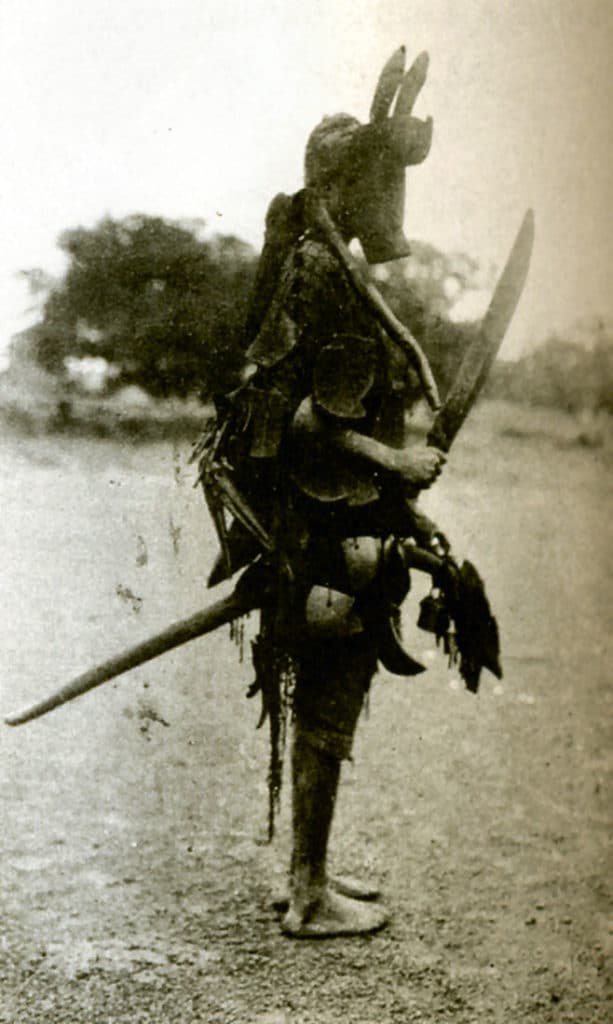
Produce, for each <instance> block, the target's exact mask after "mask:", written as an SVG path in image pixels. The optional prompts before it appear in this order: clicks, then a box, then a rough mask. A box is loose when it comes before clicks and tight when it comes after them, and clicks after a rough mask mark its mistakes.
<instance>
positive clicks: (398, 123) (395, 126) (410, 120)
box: [385, 114, 433, 167]
mask: <svg viewBox="0 0 613 1024" xmlns="http://www.w3.org/2000/svg"><path fill="white" fill-rule="evenodd" d="M385 129H386V131H387V133H388V135H387V144H388V146H389V149H390V151H391V152H392V153H393V155H394V159H395V160H397V161H398V163H399V164H400V165H401V167H411V166H413V165H414V164H421V163H422V162H423V161H424V160H425V159H426V157H427V156H428V153H429V152H430V147H431V145H432V131H433V123H432V118H431V117H428V118H427V119H426V120H425V121H421V120H420V119H419V118H418V117H411V116H410V115H406V116H402V117H399V116H398V115H396V114H394V116H393V117H390V118H389V119H388V120H387V121H386V123H385Z"/></svg>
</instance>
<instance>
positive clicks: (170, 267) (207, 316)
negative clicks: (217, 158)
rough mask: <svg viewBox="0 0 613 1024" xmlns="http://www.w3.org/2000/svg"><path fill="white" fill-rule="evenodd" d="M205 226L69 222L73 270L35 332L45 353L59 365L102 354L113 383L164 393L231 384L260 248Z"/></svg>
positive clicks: (143, 220) (41, 359)
mask: <svg viewBox="0 0 613 1024" xmlns="http://www.w3.org/2000/svg"><path fill="white" fill-rule="evenodd" d="M201 228H202V225H201V224H199V223H198V222H187V223H183V222H173V221H167V220H164V219H162V218H160V217H150V216H145V215H133V216H130V217H126V218H124V219H123V220H119V221H116V220H112V219H111V218H105V219H104V220H102V221H101V222H100V223H99V224H97V225H96V227H94V228H91V229H88V228H81V227H79V228H74V229H71V230H69V231H66V232H65V233H64V234H63V235H62V236H61V237H60V239H59V245H60V247H61V248H62V249H63V250H64V251H65V252H66V254H67V256H68V259H69V264H68V269H67V272H66V274H65V276H64V278H63V279H62V280H61V281H60V282H59V283H58V284H56V285H55V286H54V287H52V289H51V291H50V293H49V295H48V298H47V300H46V302H45V304H44V309H43V317H42V321H41V322H40V324H38V325H36V327H35V328H34V329H33V331H32V332H31V339H30V340H31V345H32V351H33V355H34V357H35V359H36V360H37V361H38V363H39V364H40V365H41V366H43V368H44V369H46V370H48V371H50V372H51V373H54V374H62V373H63V371H64V368H65V365H66V364H65V361H66V359H67V358H69V357H73V358H75V357H76V358H80V357H81V358H82V357H85V356H98V357H102V358H103V359H105V360H107V362H108V363H109V364H111V365H112V366H113V367H115V368H116V371H117V372H116V374H115V377H114V384H115V386H123V385H126V384H137V385H140V386H141V387H143V388H145V389H146V390H147V391H149V392H150V393H152V394H154V395H160V396H165V395H172V394H174V395H179V396H185V395H187V394H189V393H193V392H195V391H198V390H203V391H205V392H209V391H210V390H213V389H217V388H218V387H226V386H230V385H231V384H232V383H233V379H234V376H235V374H236V372H237V368H238V366H240V363H241V359H242V324H243V321H244V318H245V314H246V306H247V301H248V294H249V290H250V287H251V282H252V280H253V275H254V271H255V265H256V261H257V257H256V254H255V252H254V250H253V249H252V248H251V247H250V246H248V245H247V244H246V243H244V242H242V241H240V240H239V239H238V238H235V237H233V236H221V235H220V236H214V237H212V238H211V239H203V238H202V237H201ZM37 281H38V278H37V277H35V282H36V283H37Z"/></svg>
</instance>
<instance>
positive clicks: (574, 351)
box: [486, 320, 613, 413]
mask: <svg viewBox="0 0 613 1024" xmlns="http://www.w3.org/2000/svg"><path fill="white" fill-rule="evenodd" d="M577 333H580V338H578V337H577ZM486 394H487V395H488V396H490V397H492V398H505V399H509V400H511V401H514V402H520V403H523V404H527V405H540V406H549V407H555V408H557V409H563V410H565V411H566V412H570V413H577V412H581V411H583V410H588V411H591V412H600V411H604V412H608V413H613V329H612V328H611V325H608V324H607V323H606V322H605V321H603V320H596V321H593V322H592V323H591V324H587V325H585V324H584V325H582V329H581V331H580V332H577V331H575V332H569V337H567V338H563V337H560V336H559V335H557V334H552V335H550V336H549V337H548V338H547V339H546V340H545V341H544V342H543V343H542V344H541V345H539V346H538V348H535V349H534V350H533V351H531V352H529V353H528V354H527V355H525V356H523V357H522V358H521V359H519V360H517V361H516V362H514V363H505V362H501V361H499V362H498V363H496V365H495V366H494V369H493V371H492V373H491V375H490V378H489V380H488V383H487V389H486Z"/></svg>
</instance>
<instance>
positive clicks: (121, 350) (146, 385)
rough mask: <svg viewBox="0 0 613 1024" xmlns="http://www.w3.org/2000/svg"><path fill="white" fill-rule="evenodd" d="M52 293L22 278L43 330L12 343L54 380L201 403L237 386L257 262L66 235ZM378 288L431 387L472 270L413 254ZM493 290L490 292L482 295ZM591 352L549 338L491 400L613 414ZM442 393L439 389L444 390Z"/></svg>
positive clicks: (612, 385)
mask: <svg viewBox="0 0 613 1024" xmlns="http://www.w3.org/2000/svg"><path fill="white" fill-rule="evenodd" d="M58 244H59V246H60V247H61V249H62V250H63V251H64V252H65V253H66V256H67V258H68V265H67V270H66V272H65V274H64V275H63V277H62V278H61V280H59V281H55V282H50V281H49V279H48V278H47V277H46V275H44V274H43V273H42V272H41V271H40V270H38V269H35V270H29V271H24V274H25V276H26V277H27V279H28V281H29V283H30V287H31V290H32V292H33V293H35V294H36V293H40V292H41V290H42V291H43V292H45V293H46V299H45V301H44V304H43V306H42V315H41V318H40V321H39V322H38V323H37V324H35V325H34V326H33V327H32V328H30V329H29V330H28V331H27V332H24V333H23V334H22V335H20V336H18V338H17V339H16V340H15V342H14V351H15V350H16V348H19V347H21V349H22V350H23V349H26V348H27V351H28V356H29V358H32V359H33V360H34V361H35V362H36V363H37V364H38V365H40V366H41V367H43V368H44V369H45V370H47V371H49V372H50V373H52V374H53V375H55V376H56V377H59V378H67V374H68V371H67V367H68V366H69V364H70V362H71V361H74V360H75V359H76V360H79V359H84V358H86V357H97V358H101V359H103V360H105V362H106V364H108V367H109V370H110V371H111V372H109V375H108V384H107V387H108V389H113V388H119V387H122V386H125V385H129V384H136V385H138V386H140V387H142V388H143V389H144V390H145V391H147V392H149V393H150V394H152V395H154V396H156V397H166V396H171V395H176V396H179V397H186V396H189V395H193V394H197V395H199V396H200V397H209V396H210V395H211V394H213V393H215V392H217V391H225V390H228V389H229V388H231V387H232V386H234V385H235V384H236V383H237V382H238V380H239V373H240V369H241V366H242V364H243V356H244V348H245V337H244V329H243V325H244V322H245V318H246V314H247V308H248V303H249V296H250V292H251V287H252V284H253V280H254V276H255V270H256V266H257V260H258V254H257V252H256V251H255V249H253V247H251V246H250V245H248V244H247V243H245V242H243V241H242V240H241V239H239V238H237V237H235V236H233V235H213V236H211V237H208V236H207V235H206V234H205V232H204V224H203V222H201V221H171V220H167V219H164V218H162V217H154V216H148V215H145V214H134V215H131V216H129V217H125V218H122V219H120V220H115V219H113V218H111V217H105V218H104V219H103V220H101V221H100V222H99V223H98V224H97V225H95V226H94V227H93V228H83V227H76V228H72V229H70V230H68V231H65V232H64V233H63V234H62V235H61V236H60V238H59V240H58ZM378 276H379V281H378V284H379V287H380V288H381V290H382V292H383V294H384V295H385V297H386V299H387V301H388V302H389V304H390V305H391V307H392V308H393V309H394V311H395V312H396V314H397V315H398V316H399V317H400V318H401V319H402V320H404V322H405V323H407V325H408V326H409V327H410V328H411V329H412V330H413V332H414V334H415V335H416V336H417V337H418V339H419V341H420V342H421V343H422V345H423V346H424V348H425V349H426V352H427V354H428V356H429V357H430V359H431V361H432V364H433V368H434V370H435V373H436V374H437V376H439V377H440V378H441V379H442V380H443V383H444V384H445V383H447V382H448V380H449V378H450V376H452V375H453V373H454V372H455V368H454V361H453V356H454V346H453V335H454V333H455V332H456V331H458V330H460V331H461V332H464V333H466V332H467V331H469V332H470V331H474V330H475V329H476V325H474V324H473V325H464V326H463V327H458V325H455V324H451V323H450V321H449V315H450V313H451V310H452V308H453V306H454V304H455V303H456V302H457V300H458V297H461V296H462V295H465V294H466V292H469V291H470V290H471V289H475V288H480V287H482V286H483V280H482V277H483V275H482V274H481V273H480V269H479V266H478V264H477V263H476V261H475V260H474V259H472V258H471V257H470V256H468V255H466V254H464V253H455V254H445V253H443V252H441V251H440V250H438V249H437V248H436V247H435V246H432V245H430V244H428V243H424V242H415V243H414V245H413V252H412V255H411V257H410V258H409V261H408V262H400V261H398V262H397V263H395V264H390V265H389V266H386V267H385V268H379V271H378ZM488 283H491V282H488ZM590 332H591V334H590V338H589V339H588V343H587V344H586V343H585V339H584V341H583V343H581V344H580V343H578V342H577V341H575V340H573V339H569V338H563V337H560V336H558V335H555V336H553V335H552V336H551V337H549V338H547V339H545V341H544V343H542V344H541V345H539V346H536V347H534V348H533V349H532V350H531V351H530V353H529V354H528V355H526V356H524V357H523V358H522V359H520V360H518V361H516V362H514V363H503V362H500V361H499V362H498V363H497V364H496V366H495V367H494V371H493V372H492V374H491V377H490V379H489V381H488V388H487V391H488V394H490V395H492V396H495V397H504V398H508V399H511V400H513V401H521V402H529V403H530V404H536V405H550V406H556V407H558V408H563V409H568V410H569V411H571V412H575V411H577V410H579V409H582V408H590V409H593V410H595V409H606V410H607V411H608V412H613V333H612V331H611V327H610V325H606V324H605V323H604V322H595V323H594V324H593V325H592V326H591V328H590ZM443 390H444V387H443Z"/></svg>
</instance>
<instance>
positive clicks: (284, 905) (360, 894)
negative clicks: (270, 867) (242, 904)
mask: <svg viewBox="0 0 613 1024" xmlns="http://www.w3.org/2000/svg"><path fill="white" fill-rule="evenodd" d="M328 885H329V887H330V888H331V889H333V890H334V892H338V893H340V894H341V896H348V897H349V899H352V900H361V901H362V902H364V903H372V902H373V901H374V900H378V899H379V897H380V895H381V893H380V891H379V889H377V888H376V886H374V885H368V883H367V882H362V881H361V880H360V879H359V878H354V877H353V876H352V875H334V876H333V877H332V878H329V879H328ZM272 906H273V909H274V910H276V911H277V913H278V914H285V913H287V910H288V909H289V896H288V894H287V892H285V893H284V892H283V891H281V893H279V895H277V896H273V900H272Z"/></svg>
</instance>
